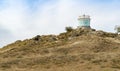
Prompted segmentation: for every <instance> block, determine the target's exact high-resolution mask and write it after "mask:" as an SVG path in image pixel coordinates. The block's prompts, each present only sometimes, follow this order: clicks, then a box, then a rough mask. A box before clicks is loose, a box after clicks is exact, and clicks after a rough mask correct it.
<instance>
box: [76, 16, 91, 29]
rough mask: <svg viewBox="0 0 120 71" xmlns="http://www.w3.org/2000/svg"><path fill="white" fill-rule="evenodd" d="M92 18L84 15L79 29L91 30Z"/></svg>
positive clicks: (80, 18)
mask: <svg viewBox="0 0 120 71" xmlns="http://www.w3.org/2000/svg"><path fill="white" fill-rule="evenodd" d="M90 20H91V19H90V16H89V15H82V16H79V18H78V21H79V27H87V28H91V27H90Z"/></svg>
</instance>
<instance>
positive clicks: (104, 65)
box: [0, 27, 120, 71]
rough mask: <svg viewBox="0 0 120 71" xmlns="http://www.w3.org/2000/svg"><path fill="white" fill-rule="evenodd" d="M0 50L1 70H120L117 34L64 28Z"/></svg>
mask: <svg viewBox="0 0 120 71" xmlns="http://www.w3.org/2000/svg"><path fill="white" fill-rule="evenodd" d="M66 30H67V31H66V32H64V33H60V34H59V35H37V36H36V37H33V38H31V39H26V40H24V41H21V40H18V41H16V42H15V43H12V44H9V45H7V46H5V47H3V48H1V49H0V71H120V35H118V34H115V33H107V32H104V31H96V30H95V29H87V28H86V29H85V28H77V29H72V28H70V27H68V28H66Z"/></svg>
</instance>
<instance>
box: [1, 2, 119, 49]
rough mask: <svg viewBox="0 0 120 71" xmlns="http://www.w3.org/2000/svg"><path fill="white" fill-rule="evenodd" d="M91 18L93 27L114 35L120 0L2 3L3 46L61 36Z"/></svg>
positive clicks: (117, 22) (117, 21) (117, 23)
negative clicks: (79, 17)
mask: <svg viewBox="0 0 120 71" xmlns="http://www.w3.org/2000/svg"><path fill="white" fill-rule="evenodd" d="M83 14H87V15H90V16H91V27H92V28H95V29H97V30H104V31H108V32H114V26H115V25H120V0H0V47H3V46H5V45H7V44H9V43H12V42H14V41H16V40H23V39H27V38H32V37H34V36H36V35H43V34H59V33H60V32H63V31H64V29H65V27H66V26H73V27H77V26H78V20H77V18H78V16H80V15H83Z"/></svg>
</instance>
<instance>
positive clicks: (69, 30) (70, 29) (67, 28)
mask: <svg viewBox="0 0 120 71" xmlns="http://www.w3.org/2000/svg"><path fill="white" fill-rule="evenodd" d="M65 30H66V31H67V32H71V31H72V30H73V28H72V27H66V28H65Z"/></svg>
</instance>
